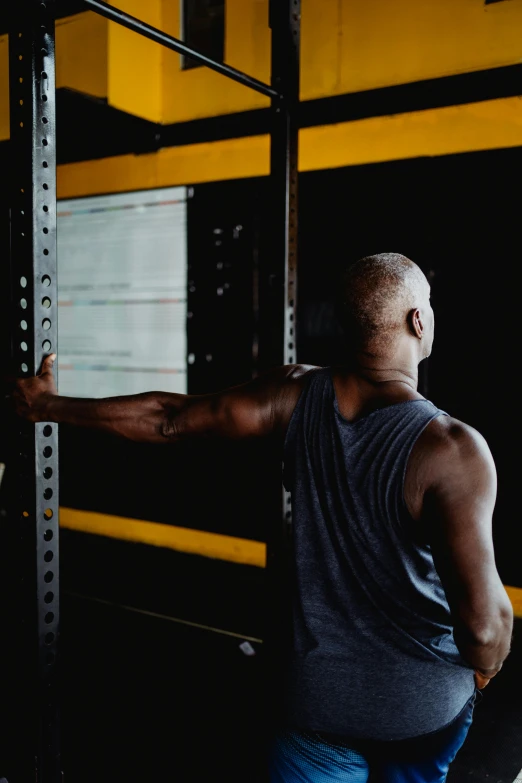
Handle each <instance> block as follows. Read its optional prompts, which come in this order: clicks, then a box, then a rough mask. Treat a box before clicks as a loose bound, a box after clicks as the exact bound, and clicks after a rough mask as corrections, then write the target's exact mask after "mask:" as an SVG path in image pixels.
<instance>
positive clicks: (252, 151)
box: [58, 136, 269, 198]
mask: <svg viewBox="0 0 522 783" xmlns="http://www.w3.org/2000/svg"><path fill="white" fill-rule="evenodd" d="M268 167H269V139H268V136H255V137H252V138H248V139H231V140H227V141H219V142H213V143H209V144H191V145H187V146H184V147H169V148H166V149H163V150H160V151H159V152H156V153H151V154H148V155H121V156H118V157H113V158H103V159H101V160H93V161H84V162H81V163H67V164H65V165H63V166H59V167H58V197H59V198H70V197H74V196H79V195H83V196H88V195H91V194H95V193H115V192H124V191H127V190H140V189H142V188H157V187H162V186H163V185H165V186H167V185H172V184H174V183H180V184H181V183H183V184H195V183H198V182H212V181H214V180H217V181H220V180H227V179H236V178H241V177H257V176H261V175H264V174H268Z"/></svg>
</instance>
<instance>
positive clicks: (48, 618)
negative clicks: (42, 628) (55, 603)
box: [44, 612, 54, 625]
mask: <svg viewBox="0 0 522 783" xmlns="http://www.w3.org/2000/svg"><path fill="white" fill-rule="evenodd" d="M53 620H54V612H47V614H46V615H45V617H44V622H45V623H46V624H47V625H51V623H52V621H53Z"/></svg>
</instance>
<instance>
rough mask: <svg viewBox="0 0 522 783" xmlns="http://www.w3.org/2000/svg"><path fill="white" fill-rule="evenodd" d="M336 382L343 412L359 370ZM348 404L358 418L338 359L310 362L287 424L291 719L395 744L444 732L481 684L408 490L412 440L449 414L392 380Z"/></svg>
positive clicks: (304, 725)
mask: <svg viewBox="0 0 522 783" xmlns="http://www.w3.org/2000/svg"><path fill="white" fill-rule="evenodd" d="M338 379H339V373H336V380H338ZM340 381H341V382H340V383H339V384H338V385H339V387H340V388H341V390H342V391H344V392H345V393H344V394H343V397H342V400H341V402H342V403H343V402H344V405H342V407H343V409H345V410H346V408H347V407H349V405H347V404H346V402H347V401H348V398H347V395H348V394H349V391H348V390H349V389H350V387H353V386H354V384H357V379H350V377H349V376H348V375H347V374H342V376H341V377H340ZM354 397H355V398H356V399H355V400H354ZM404 397H406V399H404ZM401 398H403V399H401ZM390 400H392V402H391V404H389V402H390ZM356 403H358V404H357V406H356ZM351 407H352V412H354V411H355V410H356V411H357V415H356V416H355V417H354V418H353V420H351V421H350V420H348V419H346V418H345V417H344V416H343V414H342V413H341V409H340V405H339V401H338V399H337V398H336V394H335V389H334V380H333V378H332V371H331V370H330V369H328V368H326V369H321V370H315V371H312V372H309V373H308V374H307V376H306V379H305V382H304V387H303V391H302V394H301V397H300V399H299V402H298V404H297V406H296V408H295V411H294V414H293V416H292V419H291V421H290V425H289V428H288V432H287V437H286V443H285V483H286V484H287V487H288V488H289V489H291V491H292V497H293V511H294V554H295V558H294V559H295V562H294V573H295V584H294V644H293V657H292V662H291V665H290V673H289V705H288V710H289V714H288V721H289V723H290V725H291V726H293V727H294V728H300V729H308V730H314V731H322V732H329V733H332V734H336V735H338V736H345V737H357V738H361V737H362V738H367V739H368V738H370V739H378V740H400V739H405V738H410V737H414V736H418V735H422V734H427V733H429V732H433V731H437V730H439V729H441V728H442V727H443V726H445V725H447V724H448V723H449V722H450V721H452V720H453V719H454V718H455V717H456V716H457V714H458V713H459V712H460V711H461V710H462V708H463V707H464V705H465V704H466V702H467V701H468V700H469V698H470V696H471V695H472V693H473V691H474V679H473V670H472V668H471V667H470V666H469V664H466V663H465V662H464V661H463V660H462V658H461V656H460V654H459V652H458V649H457V647H456V645H455V642H454V640H453V635H452V620H451V613H450V609H449V606H448V603H447V600H446V596H445V593H444V589H443V587H442V584H441V582H440V579H439V576H438V574H437V571H436V569H435V566H434V563H433V558H432V555H431V551H430V546H429V543H428V536H427V534H426V531H424V532H423V531H422V530H421V528H420V526H419V525H417V523H416V522H415V521H414V520H413V518H412V516H411V515H410V513H409V511H408V508H407V506H406V503H405V501H404V496H403V486H404V480H405V476H406V473H407V466H408V462H409V457H410V453H411V450H412V448H413V447H414V445H415V443H416V442H417V440H418V438H419V436H420V435H421V433H422V432H423V431H424V430H425V428H426V427H427V426H428V425H429V424H430V422H432V421H434V420H435V419H437V418H438V417H439V416H441V415H442V412H441V411H439V410H438V409H437V408H435V407H434V406H433V405H432V404H431V403H430V402H428V401H427V400H425V399H424V398H422V397H421V396H420V395H418V394H415V395H411V394H407V393H405V392H404V391H402V390H401V389H400V388H399V389H397V388H395V389H394V388H391V387H390V388H389V389H387V390H386V391H385V392H384V394H381V395H378V394H370V395H367V396H366V397H365V395H364V394H359V395H358V396H357V395H355V394H353V392H352V405H351ZM362 412H365V413H364V415H363V413H362ZM397 699H400V704H401V708H400V711H399V712H398V711H397Z"/></svg>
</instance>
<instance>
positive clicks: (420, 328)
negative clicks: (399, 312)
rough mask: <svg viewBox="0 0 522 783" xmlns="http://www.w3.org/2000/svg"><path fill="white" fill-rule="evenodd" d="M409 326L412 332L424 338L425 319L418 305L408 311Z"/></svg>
mask: <svg viewBox="0 0 522 783" xmlns="http://www.w3.org/2000/svg"><path fill="white" fill-rule="evenodd" d="M408 327H409V329H410V332H411V333H412V334H413V335H415V337H418V338H419V340H422V336H423V334H424V321H423V320H422V314H421V311H420V310H419V308H418V307H416V308H415V310H410V312H409V313H408Z"/></svg>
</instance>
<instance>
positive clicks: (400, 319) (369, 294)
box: [342, 253, 433, 358]
mask: <svg viewBox="0 0 522 783" xmlns="http://www.w3.org/2000/svg"><path fill="white" fill-rule="evenodd" d="M427 308H429V310H430V312H431V307H430V305H429V283H428V281H427V279H426V276H425V275H424V273H423V271H422V270H421V269H420V268H419V267H418V266H417V264H415V263H414V262H413V261H411V260H410V259H409V258H406V256H402V255H400V254H399V253H379V254H378V255H375V256H367V257H366V258H361V259H360V260H359V261H356V262H355V263H354V264H352V265H351V266H350V267H348V269H347V270H346V272H345V274H344V277H343V288H342V320H343V325H344V327H345V330H346V333H347V337H348V338H349V340H350V342H351V343H352V344H353V345H355V346H357V347H358V348H365V349H367V350H369V351H371V352H382V351H386V350H387V349H389V348H390V346H391V345H393V344H394V343H395V342H396V340H397V339H398V338H399V337H401V336H405V335H408V334H409V335H411V337H412V338H413V337H415V336H416V335H415V329H414V328H413V326H412V323H411V322H410V321H411V319H412V315H413V313H414V312H415V311H416V310H417V309H418V310H419V311H421V312H422V311H426V310H427ZM425 337H426V339H428V338H429V346H427V344H426V347H425V355H426V356H428V355H429V352H430V350H431V340H432V337H433V335H432V334H431V335H426V336H425ZM419 339H423V338H419ZM421 358H424V357H421Z"/></svg>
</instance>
